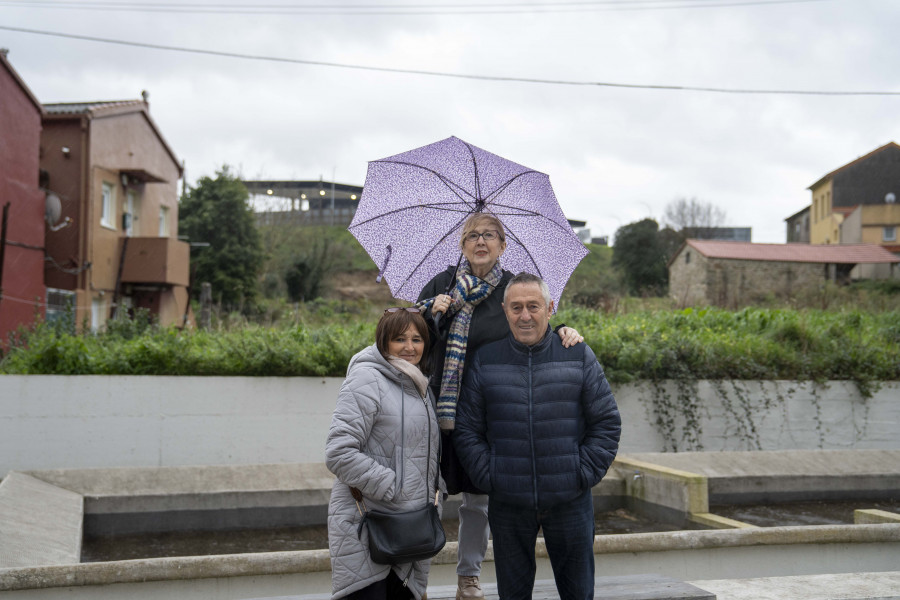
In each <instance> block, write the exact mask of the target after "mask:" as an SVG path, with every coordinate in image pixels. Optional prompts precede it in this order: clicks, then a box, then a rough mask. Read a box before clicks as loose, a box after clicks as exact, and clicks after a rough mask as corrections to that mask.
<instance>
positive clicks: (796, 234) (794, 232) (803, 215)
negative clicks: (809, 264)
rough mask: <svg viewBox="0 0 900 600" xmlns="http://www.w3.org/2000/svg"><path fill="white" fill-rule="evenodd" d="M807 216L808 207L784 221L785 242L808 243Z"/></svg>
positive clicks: (808, 212)
mask: <svg viewBox="0 0 900 600" xmlns="http://www.w3.org/2000/svg"><path fill="white" fill-rule="evenodd" d="M809 215H810V207H809V206H807V207H806V208H803V209H801V210H800V211H798V212H796V213H794V214H792V215H791V216H789V217H788V218H787V219H785V222H786V223H787V241H788V243H789V244H790V243H798V244H808V243H809Z"/></svg>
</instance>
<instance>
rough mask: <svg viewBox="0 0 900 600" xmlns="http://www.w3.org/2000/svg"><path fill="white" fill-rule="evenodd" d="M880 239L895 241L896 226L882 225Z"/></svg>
mask: <svg viewBox="0 0 900 600" xmlns="http://www.w3.org/2000/svg"><path fill="white" fill-rule="evenodd" d="M881 240H882V241H884V242H896V241H897V228H896V227H894V226H893V225H892V226H890V227H882V228H881Z"/></svg>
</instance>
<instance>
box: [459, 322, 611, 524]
mask: <svg viewBox="0 0 900 600" xmlns="http://www.w3.org/2000/svg"><path fill="white" fill-rule="evenodd" d="M620 432H621V419H620V417H619V409H618V408H617V406H616V400H615V398H614V397H613V394H612V391H610V389H609V383H607V381H606V377H605V376H604V374H603V369H602V368H601V367H600V364H599V363H598V362H597V358H596V357H595V356H594V353H593V351H592V350H591V349H590V347H588V346H587V344H576V345H575V346H572V347H571V348H563V346H562V343H561V342H560V339H559V336H557V335H554V334H552V333H551V332H550V329H549V328H548V329H547V334H546V335H545V336H544V338H543V339H542V340H541V341H540V342H539V343H537V344H535V345H534V346H526V345H524V344H521V343H519V342H517V341H516V340H515V338H514V337H513V336H512V334H510V335H509V336H507V337H506V338H505V339H503V340H500V341H497V342H493V343H491V344H487V345H485V346H482V347H481V348H480V349H479V350H478V352H476V353H475V356H474V357H473V359H472V362H471V364H470V365H469V369H468V371H467V373H466V377H465V381H464V384H463V389H462V391H461V394H460V401H459V405H458V407H457V413H456V432H455V433H454V435H453V440H454V442H455V446H456V452H457V454H459V457H460V460H462V463H463V466H464V467H465V468H466V471H467V472H468V474H469V477H470V478H471V479H472V482H473V483H474V484H475V485H477V486H478V487H479V488H481V489H483V490H485V491H487V492H488V493H489V494H490V495H491V497H492V498H495V499H497V500H499V501H502V502H507V503H510V504H516V505H520V506H524V507H529V508H534V509H536V510H546V509H548V508H551V507H553V506H555V505H557V504H560V503H562V502H566V501H569V500H572V499H574V498H575V497H577V496H578V495H579V494H580V493H582V492H583V491H584V490H586V489H588V488H591V487H593V486H595V485H597V484H598V483H599V482H600V480H601V479H602V478H603V476H604V475H605V474H606V471H607V469H609V466H610V465H611V464H612V462H613V459H614V458H615V457H616V451H617V450H618V447H619V434H620Z"/></svg>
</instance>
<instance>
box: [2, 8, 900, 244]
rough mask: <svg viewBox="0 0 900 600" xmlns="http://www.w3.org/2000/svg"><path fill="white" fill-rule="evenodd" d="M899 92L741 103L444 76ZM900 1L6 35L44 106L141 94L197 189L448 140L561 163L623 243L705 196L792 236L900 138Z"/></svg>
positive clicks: (227, 21) (593, 224)
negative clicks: (818, 185)
mask: <svg viewBox="0 0 900 600" xmlns="http://www.w3.org/2000/svg"><path fill="white" fill-rule="evenodd" d="M9 28H16V29H20V30H21V29H29V30H36V31H43V32H54V33H59V34H66V35H74V36H86V37H93V38H103V39H108V40H120V41H127V42H132V43H136V44H150V45H159V46H168V47H181V48H190V49H197V50H206V51H213V52H220V53H233V54H240V55H252V56H260V57H271V58H281V59H289V61H317V62H329V63H340V64H346V65H356V66H366V67H378V68H389V69H402V70H422V71H433V72H443V73H455V74H466V75H483V76H493V77H512V78H525V79H543V80H556V81H560V80H563V81H572V82H594V83H598V82H601V83H618V84H637V85H644V86H682V87H699V88H725V89H742V90H808V91H821V92H850V91H871V92H890V93H893V95H870V96H858V95H851V96H834V95H787V94H732V93H712V92H701V91H686V90H665V89H642V88H619V87H608V86H597V85H553V84H542V83H525V82H510V81H496V80H473V79H461V78H450V77H432V76H426V75H420V74H407V73H391V72H382V71H373V70H359V69H348V68H338V67H329V66H317V65H310V64H299V63H297V62H278V61H274V60H251V59H244V58H235V57H225V56H216V55H202V54H196V53H186V52H177V51H172V50H164V49H151V48H147V47H140V46H128V45H117V44H109V43H102V42H98V41H87V40H81V39H72V38H68V37H59V36H48V35H42V34H38V33H34V32H24V31H12V30H10V29H9ZM898 29H900V3H898V1H897V0H793V1H790V0H778V1H772V0H758V1H752V0H744V1H740V0H658V1H652V2H651V1H647V0H619V1H598V2H588V1H582V2H556V3H552V2H537V1H535V2H514V1H504V2H500V1H498V2H483V3H478V2H475V1H474V0H443V1H442V2H440V3H436V2H435V3H426V2H424V1H422V0H403V1H402V2H401V1H400V0H397V1H394V0H371V1H368V2H365V1H364V0H347V2H346V3H345V2H340V1H339V2H331V3H327V2H325V1H324V0H309V1H307V2H301V1H299V0H298V1H291V0H272V2H271V3H250V2H248V1H245V2H238V1H237V0H227V1H224V0H223V1H220V2H217V1H214V0H202V1H197V2H137V1H135V0H120V1H118V2H113V1H109V0H98V1H95V2H78V1H75V0H63V1H55V2H49V1H42V0H29V1H28V2H14V1H2V0H0V46H2V47H6V48H9V49H10V54H9V60H10V62H11V63H12V64H13V65H14V67H15V68H16V70H17V71H18V72H19V73H20V75H21V76H22V77H23V79H25V81H26V82H27V83H28V85H29V87H31V89H32V91H33V92H34V93H35V95H36V96H37V97H38V99H39V100H41V101H42V102H48V103H49V102H69V101H86V100H113V99H116V100H118V99H130V98H140V93H141V90H148V91H149V93H150V110H151V114H152V116H153V118H154V120H155V121H156V122H157V124H158V125H159V126H160V128H161V130H162V132H163V135H164V136H165V137H166V139H167V140H168V142H169V143H170V145H171V146H172V147H173V149H174V150H175V152H176V153H177V154H178V155H179V157H181V158H182V159H183V160H184V161H185V162H186V176H187V181H188V184H193V183H194V182H195V181H196V179H197V178H198V177H201V176H203V175H213V173H214V171H215V170H216V168H218V167H220V166H221V165H223V164H228V165H231V166H233V167H234V168H235V169H237V170H238V172H239V173H240V174H241V175H242V176H243V177H244V178H248V179H251V178H252V179H256V178H271V179H317V178H318V177H319V176H320V175H321V176H324V178H325V179H326V180H330V179H331V178H332V174H334V178H335V179H336V180H337V181H338V182H342V183H351V184H360V185H361V184H362V183H363V181H364V180H365V174H366V163H367V161H369V160H373V159H377V158H383V157H385V156H389V155H392V154H397V153H399V152H403V151H405V150H409V149H411V148H415V147H418V146H422V145H425V144H428V143H431V142H434V141H437V140H440V139H443V138H445V137H448V136H450V135H455V136H457V137H460V138H462V139H464V140H466V141H467V142H470V143H472V144H475V145H476V146H479V147H481V148H484V149H485V150H489V151H491V152H494V153H497V154H500V155H502V156H505V157H506V158H509V159H511V160H514V161H516V162H518V163H521V164H524V165H527V166H529V167H531V168H533V169H536V170H539V171H543V172H545V173H548V174H549V175H550V180H551V182H552V183H553V186H554V190H555V191H556V194H557V197H558V198H559V200H560V203H561V204H562V207H563V211H564V212H565V213H566V214H567V216H569V217H570V218H574V219H582V220H586V221H587V222H588V226H589V227H590V228H591V230H592V233H593V235H595V236H596V235H610V236H612V235H613V234H614V233H615V230H616V229H617V228H618V227H620V226H621V225H625V224H627V223H630V222H633V221H636V220H639V219H642V218H644V217H647V216H651V217H654V218H656V219H657V220H661V219H662V216H663V211H664V208H665V205H666V204H667V203H669V202H671V201H672V200H674V199H676V198H680V197H696V198H698V199H699V200H701V201H704V202H709V203H712V204H715V205H716V206H719V207H720V208H722V209H723V210H724V211H725V212H726V214H727V224H728V225H732V226H750V227H752V228H753V240H754V241H756V242H783V241H785V233H784V221H783V220H784V218H785V217H787V216H789V215H791V214H793V213H794V212H796V211H798V210H800V209H801V208H803V206H804V205H806V204H808V203H809V192H808V191H807V189H806V188H807V187H808V186H809V185H810V184H812V183H813V182H815V181H816V180H817V179H818V178H819V177H821V176H822V175H824V174H826V173H827V172H829V171H831V170H833V169H835V168H837V167H839V166H841V165H843V164H845V163H847V162H849V161H851V160H853V159H855V158H856V157H858V156H861V155H863V154H866V153H868V152H869V151H871V150H874V149H875V148H877V147H878V146H881V145H883V144H885V143H887V142H889V141H892V140H893V141H900V51H898V37H897V36H898V34H897V32H898Z"/></svg>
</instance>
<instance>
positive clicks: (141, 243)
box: [122, 237, 191, 286]
mask: <svg viewBox="0 0 900 600" xmlns="http://www.w3.org/2000/svg"><path fill="white" fill-rule="evenodd" d="M123 243H127V246H125V257H124V259H125V260H124V263H123V265H122V283H144V284H148V283H149V284H163V285H183V286H187V285H188V283H189V279H190V274H189V273H190V248H191V247H190V245H189V244H188V243H187V242H182V241H179V240H177V239H174V238H167V237H132V238H123Z"/></svg>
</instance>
